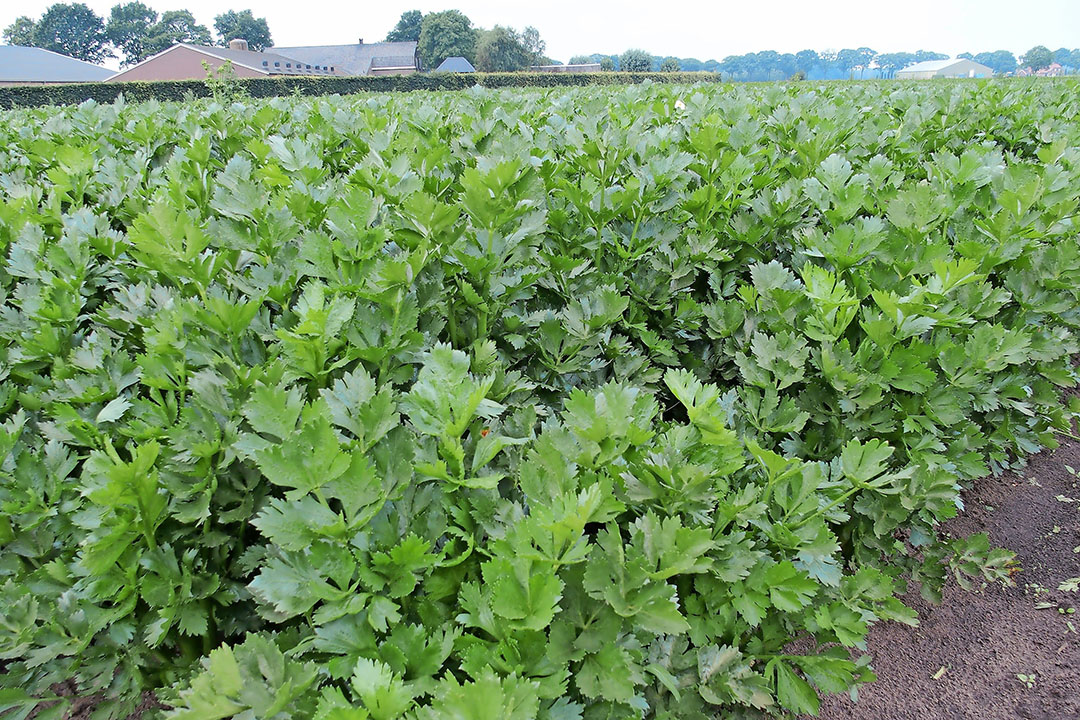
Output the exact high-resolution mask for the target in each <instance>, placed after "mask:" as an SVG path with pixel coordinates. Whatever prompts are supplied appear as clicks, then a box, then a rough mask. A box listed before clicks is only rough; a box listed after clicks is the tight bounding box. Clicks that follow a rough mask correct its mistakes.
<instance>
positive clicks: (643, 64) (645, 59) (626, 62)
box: [619, 48, 652, 72]
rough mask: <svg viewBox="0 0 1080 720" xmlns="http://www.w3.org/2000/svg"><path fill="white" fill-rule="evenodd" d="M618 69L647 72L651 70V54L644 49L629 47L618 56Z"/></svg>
mask: <svg viewBox="0 0 1080 720" xmlns="http://www.w3.org/2000/svg"><path fill="white" fill-rule="evenodd" d="M619 70H620V71H622V72H649V71H650V70H652V55H650V54H649V53H647V52H645V51H644V50H638V49H634V48H632V49H630V50H627V51H626V52H624V53H623V54H622V55H620V56H619Z"/></svg>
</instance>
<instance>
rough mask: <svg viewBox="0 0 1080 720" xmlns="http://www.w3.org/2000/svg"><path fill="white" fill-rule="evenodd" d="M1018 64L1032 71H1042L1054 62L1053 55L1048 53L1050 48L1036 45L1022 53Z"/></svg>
mask: <svg viewBox="0 0 1080 720" xmlns="http://www.w3.org/2000/svg"><path fill="white" fill-rule="evenodd" d="M1020 62H1022V63H1023V64H1024V65H1025V66H1026V67H1029V68H1031V69H1032V70H1042V69H1043V68H1045V67H1050V63H1052V62H1054V53H1052V52H1050V48H1048V47H1046V46H1045V45H1036V46H1035V47H1033V48H1031V49H1030V50H1028V51H1027V52H1026V53H1024V56H1023V57H1022V58H1020Z"/></svg>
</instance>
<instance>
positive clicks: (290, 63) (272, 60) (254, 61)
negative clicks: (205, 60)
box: [179, 43, 331, 75]
mask: <svg viewBox="0 0 1080 720" xmlns="http://www.w3.org/2000/svg"><path fill="white" fill-rule="evenodd" d="M179 44H180V45H182V46H184V47H187V48H191V49H192V50H198V51H199V52H202V53H206V54H207V55H213V56H214V57H218V58H221V59H222V60H231V61H232V62H233V63H235V64H237V65H244V66H246V67H249V68H254V69H256V70H262V71H264V72H268V73H270V74H271V75H330V74H331V73H330V71H329V70H327V69H325V66H324V65H323V63H322V62H315V63H312V62H308V61H306V60H303V59H302V58H294V57H290V56H286V55H281V54H279V53H275V52H255V51H254V50H233V49H232V48H227V47H216V46H212V45H192V44H190V43H179ZM330 64H331V63H327V65H330ZM316 66H317V67H318V69H316Z"/></svg>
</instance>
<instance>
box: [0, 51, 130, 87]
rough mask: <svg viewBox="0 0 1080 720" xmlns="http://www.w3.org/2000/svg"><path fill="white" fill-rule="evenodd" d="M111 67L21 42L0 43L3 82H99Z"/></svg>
mask: <svg viewBox="0 0 1080 720" xmlns="http://www.w3.org/2000/svg"><path fill="white" fill-rule="evenodd" d="M112 74H113V71H112V70H109V69H108V68H103V67H100V66H98V65H93V64H91V63H88V62H83V61H82V60H76V59H75V58H73V57H68V56H67V55H61V54H60V53H55V52H52V51H51V50H43V49H42V48H34V47H23V46H21V45H0V85H51V84H54V83H79V82H96V81H98V80H104V79H106V78H107V77H109V76H110V75H112Z"/></svg>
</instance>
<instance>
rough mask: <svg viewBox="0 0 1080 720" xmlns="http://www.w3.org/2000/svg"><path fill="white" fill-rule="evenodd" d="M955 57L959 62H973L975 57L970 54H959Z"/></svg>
mask: <svg viewBox="0 0 1080 720" xmlns="http://www.w3.org/2000/svg"><path fill="white" fill-rule="evenodd" d="M956 57H957V59H960V60H974V59H975V56H974V55H972V54H971V53H960V54H959V55H957V56H956Z"/></svg>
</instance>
